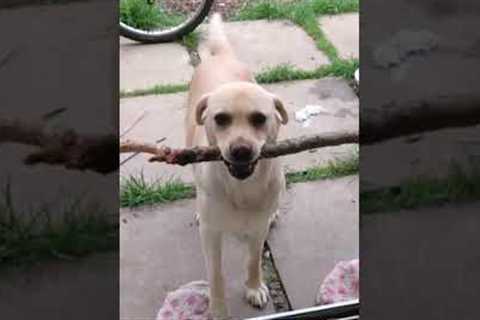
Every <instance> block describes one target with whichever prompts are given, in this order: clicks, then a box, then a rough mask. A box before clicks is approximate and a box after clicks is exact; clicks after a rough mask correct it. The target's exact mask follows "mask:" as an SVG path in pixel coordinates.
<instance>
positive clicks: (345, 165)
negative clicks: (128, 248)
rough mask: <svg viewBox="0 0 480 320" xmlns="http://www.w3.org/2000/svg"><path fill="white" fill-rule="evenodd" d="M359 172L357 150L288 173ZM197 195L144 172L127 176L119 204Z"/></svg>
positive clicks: (299, 178)
mask: <svg viewBox="0 0 480 320" xmlns="http://www.w3.org/2000/svg"><path fill="white" fill-rule="evenodd" d="M356 173H358V152H355V154H354V155H352V157H351V158H348V159H345V160H338V161H334V162H331V163H329V164H328V165H327V166H318V167H313V168H310V169H308V170H305V171H302V172H295V173H287V174H286V180H287V183H288V184H291V183H297V182H306V181H315V180H323V179H333V178H339V177H344V176H348V175H352V174H356ZM193 197H195V187H194V186H193V185H191V184H187V183H184V182H182V181H179V180H172V181H168V182H161V181H154V182H149V181H147V180H146V179H145V178H144V176H143V175H139V176H130V177H127V178H124V179H123V180H122V181H121V184H120V206H121V207H138V206H142V205H150V204H157V203H166V202H171V201H175V200H181V199H188V198H193Z"/></svg>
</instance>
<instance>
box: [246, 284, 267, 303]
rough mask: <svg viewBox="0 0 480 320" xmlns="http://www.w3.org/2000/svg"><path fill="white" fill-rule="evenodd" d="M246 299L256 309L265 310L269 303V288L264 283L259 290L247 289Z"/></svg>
mask: <svg viewBox="0 0 480 320" xmlns="http://www.w3.org/2000/svg"><path fill="white" fill-rule="evenodd" d="M245 297H246V298H247V301H248V303H250V304H251V305H252V306H254V307H256V308H264V307H265V306H266V305H267V302H268V288H267V286H266V285H265V284H264V283H263V282H262V283H261V285H260V286H259V287H258V288H249V287H246V288H245Z"/></svg>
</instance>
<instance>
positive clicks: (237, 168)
mask: <svg viewBox="0 0 480 320" xmlns="http://www.w3.org/2000/svg"><path fill="white" fill-rule="evenodd" d="M223 162H224V163H225V166H227V169H228V172H230V175H231V176H232V177H234V178H237V179H239V180H245V179H247V178H248V177H250V176H251V175H252V174H253V172H254V171H255V167H256V165H257V162H258V160H255V161H253V162H247V163H232V162H229V161H227V160H225V159H224V160H223Z"/></svg>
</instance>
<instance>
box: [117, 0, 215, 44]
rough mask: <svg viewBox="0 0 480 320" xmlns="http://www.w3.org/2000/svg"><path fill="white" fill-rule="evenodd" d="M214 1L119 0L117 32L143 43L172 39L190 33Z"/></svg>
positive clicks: (200, 21) (206, 13) (203, 17)
mask: <svg viewBox="0 0 480 320" xmlns="http://www.w3.org/2000/svg"><path fill="white" fill-rule="evenodd" d="M213 2H214V0H188V1H179V0H120V34H121V35H122V36H124V37H127V38H129V39H132V40H135V41H139V42H143V43H159V42H171V41H175V40H177V39H179V38H181V37H183V36H184V35H187V34H188V33H190V32H192V31H193V30H194V29H195V28H196V27H197V26H198V25H199V24H200V23H202V21H203V20H204V19H205V17H206V16H207V15H208V12H209V11H210V8H211V7H212V5H213Z"/></svg>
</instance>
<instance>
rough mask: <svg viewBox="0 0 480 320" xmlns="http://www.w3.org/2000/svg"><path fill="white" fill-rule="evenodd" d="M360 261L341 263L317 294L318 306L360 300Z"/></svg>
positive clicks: (329, 275)
mask: <svg viewBox="0 0 480 320" xmlns="http://www.w3.org/2000/svg"><path fill="white" fill-rule="evenodd" d="M358 291H359V260H358V259H355V260H350V261H341V262H339V263H337V265H336V266H335V267H334V268H333V270H332V271H331V272H330V273H329V274H328V275H327V277H326V278H325V280H324V281H323V283H322V285H321V286H320V289H319V290H318V293H317V298H316V301H315V302H316V303H317V304H329V303H336V302H341V301H346V300H352V299H358V295H359V294H358Z"/></svg>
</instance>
